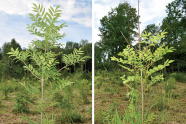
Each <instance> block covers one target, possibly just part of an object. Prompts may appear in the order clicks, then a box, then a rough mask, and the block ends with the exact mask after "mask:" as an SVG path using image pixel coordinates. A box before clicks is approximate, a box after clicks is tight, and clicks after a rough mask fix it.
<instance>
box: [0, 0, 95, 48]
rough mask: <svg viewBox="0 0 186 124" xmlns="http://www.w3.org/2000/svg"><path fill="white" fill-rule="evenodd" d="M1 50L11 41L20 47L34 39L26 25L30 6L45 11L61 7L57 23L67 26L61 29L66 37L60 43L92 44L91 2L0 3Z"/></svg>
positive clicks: (36, 0)
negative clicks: (37, 6)
mask: <svg viewBox="0 0 186 124" xmlns="http://www.w3.org/2000/svg"><path fill="white" fill-rule="evenodd" d="M0 3H1V4H0V47H2V45H3V43H4V42H10V41H11V39H12V38H15V39H16V41H17V42H18V43H19V44H20V45H21V46H22V48H23V47H28V43H30V42H31V41H32V40H34V39H36V38H37V37H36V36H35V35H31V34H30V33H29V32H28V31H27V29H26V27H27V25H26V24H32V22H31V21H30V19H29V16H28V14H29V13H32V7H33V4H32V3H42V4H43V5H44V7H45V8H48V7H49V6H50V5H51V6H53V7H55V6H56V5H60V9H62V10H63V12H62V13H63V14H62V16H61V18H60V23H64V22H65V23H66V25H68V27H65V28H64V29H62V32H65V33H66V34H67V36H66V37H65V38H63V39H62V40H60V41H59V42H61V43H63V44H65V43H66V41H73V42H80V40H81V39H86V40H88V41H89V42H92V0H0Z"/></svg>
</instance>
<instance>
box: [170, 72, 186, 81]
mask: <svg viewBox="0 0 186 124" xmlns="http://www.w3.org/2000/svg"><path fill="white" fill-rule="evenodd" d="M171 76H172V77H174V78H175V79H176V81H178V82H182V83H186V74H185V73H172V74H171Z"/></svg>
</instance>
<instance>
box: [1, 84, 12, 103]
mask: <svg viewBox="0 0 186 124" xmlns="http://www.w3.org/2000/svg"><path fill="white" fill-rule="evenodd" d="M0 90H1V91H2V93H3V94H4V96H5V99H8V94H9V93H11V92H12V90H13V89H12V85H11V84H10V83H7V82H5V83H1V85H0Z"/></svg>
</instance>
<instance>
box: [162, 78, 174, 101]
mask: <svg viewBox="0 0 186 124" xmlns="http://www.w3.org/2000/svg"><path fill="white" fill-rule="evenodd" d="M175 81H176V80H175V79H174V78H173V77H170V78H169V79H168V80H167V81H165V82H164V85H163V88H164V90H165V93H166V96H169V97H171V96H172V90H173V89H174V88H175Z"/></svg>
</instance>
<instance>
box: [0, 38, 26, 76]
mask: <svg viewBox="0 0 186 124" xmlns="http://www.w3.org/2000/svg"><path fill="white" fill-rule="evenodd" d="M2 48H3V49H2V63H4V67H3V69H2V71H3V70H4V71H5V72H3V73H4V75H6V77H8V76H10V77H14V78H19V77H22V76H23V73H24V72H23V67H22V64H21V63H20V62H17V63H16V62H15V61H13V59H14V57H9V55H8V54H7V53H8V52H10V51H11V48H14V49H17V48H18V50H19V51H21V50H22V49H21V46H20V45H19V43H17V42H16V40H15V39H12V40H11V42H8V43H7V42H5V43H4V44H3V47H2Z"/></svg>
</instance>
